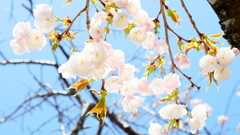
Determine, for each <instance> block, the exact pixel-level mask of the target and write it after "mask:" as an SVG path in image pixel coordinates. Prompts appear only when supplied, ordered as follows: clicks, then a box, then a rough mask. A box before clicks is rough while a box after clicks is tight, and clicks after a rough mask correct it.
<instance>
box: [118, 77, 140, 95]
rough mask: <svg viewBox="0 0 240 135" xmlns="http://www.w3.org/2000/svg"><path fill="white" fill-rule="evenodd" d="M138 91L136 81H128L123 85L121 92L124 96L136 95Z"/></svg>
mask: <svg viewBox="0 0 240 135" xmlns="http://www.w3.org/2000/svg"><path fill="white" fill-rule="evenodd" d="M136 93H137V85H136V83H134V81H133V80H132V81H128V82H126V83H124V84H123V85H122V89H121V94H122V95H124V96H134V95H135V94H136Z"/></svg>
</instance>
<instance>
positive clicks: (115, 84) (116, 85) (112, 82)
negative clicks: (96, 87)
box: [104, 76, 123, 93]
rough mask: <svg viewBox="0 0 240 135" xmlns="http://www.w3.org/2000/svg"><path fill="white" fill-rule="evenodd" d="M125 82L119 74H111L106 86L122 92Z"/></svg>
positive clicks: (108, 89) (112, 90) (110, 89)
mask: <svg viewBox="0 0 240 135" xmlns="http://www.w3.org/2000/svg"><path fill="white" fill-rule="evenodd" d="M122 85H123V82H122V80H121V78H120V77H118V76H111V77H109V78H108V79H107V80H106V81H105V85H104V88H105V89H106V90H107V91H108V92H110V93H113V92H120V90H121V87H122Z"/></svg>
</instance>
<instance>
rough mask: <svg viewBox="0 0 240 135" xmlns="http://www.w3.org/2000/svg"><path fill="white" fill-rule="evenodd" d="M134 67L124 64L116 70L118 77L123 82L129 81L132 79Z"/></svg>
mask: <svg viewBox="0 0 240 135" xmlns="http://www.w3.org/2000/svg"><path fill="white" fill-rule="evenodd" d="M135 70H136V69H135V67H134V66H133V65H131V64H124V65H122V66H121V67H120V68H119V69H118V75H119V76H120V77H121V79H122V80H123V81H130V80H132V79H133V77H134V72H135Z"/></svg>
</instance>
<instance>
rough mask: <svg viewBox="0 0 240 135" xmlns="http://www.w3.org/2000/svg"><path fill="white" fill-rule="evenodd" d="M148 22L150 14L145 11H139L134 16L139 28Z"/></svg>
mask: <svg viewBox="0 0 240 135" xmlns="http://www.w3.org/2000/svg"><path fill="white" fill-rule="evenodd" d="M147 20H148V13H147V12H146V11H145V10H143V9H140V10H138V11H137V12H136V14H135V15H134V22H135V24H137V25H138V26H142V25H143V24H145V23H146V22H147Z"/></svg>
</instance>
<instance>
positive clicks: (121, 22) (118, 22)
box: [113, 13, 129, 30]
mask: <svg viewBox="0 0 240 135" xmlns="http://www.w3.org/2000/svg"><path fill="white" fill-rule="evenodd" d="M128 22H129V18H128V15H126V14H125V13H117V14H115V15H114V17H113V25H114V27H115V28H116V29H120V30H123V29H125V28H127V26H128Z"/></svg>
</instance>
